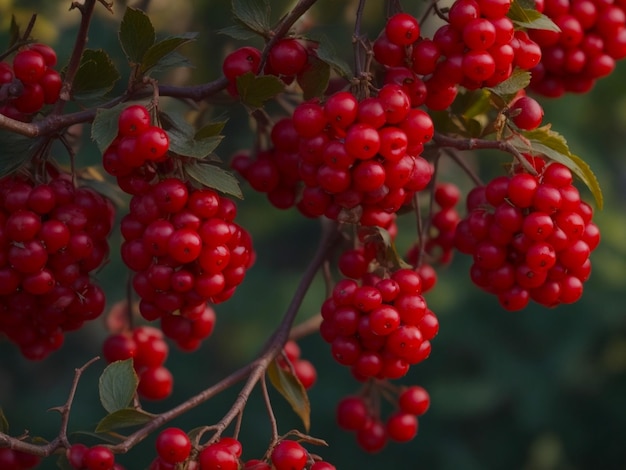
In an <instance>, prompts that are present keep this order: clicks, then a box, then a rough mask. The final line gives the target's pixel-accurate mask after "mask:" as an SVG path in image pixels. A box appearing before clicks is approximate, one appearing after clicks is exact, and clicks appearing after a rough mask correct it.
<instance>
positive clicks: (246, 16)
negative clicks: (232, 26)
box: [232, 0, 272, 36]
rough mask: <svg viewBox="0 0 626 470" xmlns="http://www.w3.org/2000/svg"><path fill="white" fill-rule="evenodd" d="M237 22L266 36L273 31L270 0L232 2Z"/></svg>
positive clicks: (237, 0)
mask: <svg viewBox="0 0 626 470" xmlns="http://www.w3.org/2000/svg"><path fill="white" fill-rule="evenodd" d="M232 11H233V16H234V17H235V20H236V21H237V22H238V23H240V24H242V25H244V26H246V27H247V28H248V29H250V30H251V31H254V32H256V33H258V34H261V35H263V36H265V35H266V34H267V32H268V31H269V30H270V29H271V27H272V25H271V23H270V13H271V7H270V2H269V0H232Z"/></svg>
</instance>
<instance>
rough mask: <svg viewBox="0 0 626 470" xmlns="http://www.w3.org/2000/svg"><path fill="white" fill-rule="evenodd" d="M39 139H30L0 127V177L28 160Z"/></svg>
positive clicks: (39, 141) (8, 173)
mask: <svg viewBox="0 0 626 470" xmlns="http://www.w3.org/2000/svg"><path fill="white" fill-rule="evenodd" d="M40 143H41V139H40V138H39V139H31V138H29V137H25V136H23V135H20V134H16V133H15V132H11V131H7V130H5V129H0V148H1V149H2V152H0V178H2V177H4V176H7V175H10V174H11V173H13V172H14V171H16V170H18V169H19V168H20V167H21V166H22V165H24V164H25V163H27V162H28V161H30V159H31V157H32V156H33V153H34V152H35V150H36V149H37V147H38V146H39V144H40Z"/></svg>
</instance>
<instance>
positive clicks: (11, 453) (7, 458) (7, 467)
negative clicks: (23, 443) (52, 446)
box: [0, 447, 41, 470]
mask: <svg viewBox="0 0 626 470" xmlns="http://www.w3.org/2000/svg"><path fill="white" fill-rule="evenodd" d="M40 461H41V458H39V457H38V456H37V455H33V454H27V453H26V452H20V451H19V450H15V449H9V448H8V447H3V448H1V449H0V468H2V469H4V470H29V469H31V468H35V467H36V466H37V465H39V462H40Z"/></svg>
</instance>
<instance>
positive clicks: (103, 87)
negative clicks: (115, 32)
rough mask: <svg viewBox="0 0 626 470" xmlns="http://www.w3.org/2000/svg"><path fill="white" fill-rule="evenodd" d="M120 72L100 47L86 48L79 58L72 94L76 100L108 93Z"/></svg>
mask: <svg viewBox="0 0 626 470" xmlns="http://www.w3.org/2000/svg"><path fill="white" fill-rule="evenodd" d="M119 78H120V74H119V72H118V71H117V69H116V68H115V65H114V64H113V61H111V57H109V55H108V54H107V53H106V52H105V51H104V50H102V49H97V50H94V49H86V50H85V51H84V52H83V56H82V57H81V59H80V65H79V66H78V71H77V72H76V78H75V79H74V83H73V85H72V94H73V96H74V98H76V99H77V100H88V99H94V98H98V97H102V96H104V95H105V94H106V93H108V92H109V91H110V90H111V88H113V85H115V82H117V81H118V80H119Z"/></svg>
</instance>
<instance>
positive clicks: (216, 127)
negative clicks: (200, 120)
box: [194, 120, 228, 139]
mask: <svg viewBox="0 0 626 470" xmlns="http://www.w3.org/2000/svg"><path fill="white" fill-rule="evenodd" d="M227 122H228V120H226V121H216V122H209V123H208V124H205V125H204V126H202V127H201V128H200V129H198V130H197V131H196V133H195V135H194V138H195V139H206V138H208V137H216V136H219V135H220V134H221V132H222V131H223V130H224V126H225V125H226V123H227Z"/></svg>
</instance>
